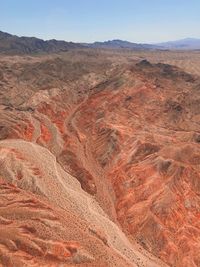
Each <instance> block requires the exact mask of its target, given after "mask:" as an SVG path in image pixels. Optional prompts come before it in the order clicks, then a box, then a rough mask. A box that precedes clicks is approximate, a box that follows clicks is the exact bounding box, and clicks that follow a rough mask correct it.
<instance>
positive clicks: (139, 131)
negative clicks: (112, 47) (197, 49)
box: [0, 49, 200, 267]
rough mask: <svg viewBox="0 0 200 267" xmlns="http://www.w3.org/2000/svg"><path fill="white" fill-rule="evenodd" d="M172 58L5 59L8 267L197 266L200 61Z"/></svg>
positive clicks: (2, 99) (0, 76) (1, 139)
mask: <svg viewBox="0 0 200 267" xmlns="http://www.w3.org/2000/svg"><path fill="white" fill-rule="evenodd" d="M158 53H161V52H158ZM173 53H174V52H173ZM173 53H172V54H170V52H162V57H160V55H161V54H156V52H155V53H149V54H148V52H138V53H135V54H134V53H131V52H123V53H122V52H119V51H115V52H112V51H100V50H99V51H95V50H90V49H84V50H76V51H70V52H67V53H62V54H59V55H53V54H52V55H43V56H34V57H33V56H1V57H0V89H1V90H0V109H1V112H0V166H1V167H0V190H1V194H0V264H1V266H6V267H7V266H11V267H15V266H19V267H21V266H93V267H106V266H111V267H112V266H117V267H128V266H134V267H136V266H138V267H162V266H163V267H164V266H165V267H166V266H174V267H199V266H200V255H199V251H200V224H199V218H200V174H199V173H200V94H199V90H200V78H199V73H198V66H199V65H198V64H200V61H199V63H198V62H197V61H195V60H194V64H193V66H195V71H194V68H191V69H189V70H187V68H188V65H184V64H181V62H182V63H184V62H185V58H184V56H185V55H186V53H185V52H184V53H179V54H178V55H177V57H174V56H173V55H174V54H173ZM198 56H199V55H198V54H195V55H194V54H193V52H191V54H190V55H188V60H189V58H190V60H191V61H192V62H193V57H194V58H195V59H197V58H198ZM159 57H160V61H159ZM172 58H173V59H174V60H175V62H174V65H170V64H169V63H170V62H169V61H170V60H172ZM177 58H178V59H177ZM147 59H148V60H147ZM176 60H177V61H176ZM181 60H182V61H181ZM177 62H178V63H177ZM176 65H177V66H179V65H182V68H180V67H177V66H176Z"/></svg>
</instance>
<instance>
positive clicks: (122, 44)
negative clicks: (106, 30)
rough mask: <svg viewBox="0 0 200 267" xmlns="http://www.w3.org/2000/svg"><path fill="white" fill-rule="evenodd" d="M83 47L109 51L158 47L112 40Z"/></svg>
mask: <svg viewBox="0 0 200 267" xmlns="http://www.w3.org/2000/svg"><path fill="white" fill-rule="evenodd" d="M84 45H85V46H88V47H92V48H110V49H120V48H126V49H136V50H146V49H147V50H149V49H155V48H159V47H155V45H151V44H138V43H131V42H128V41H123V40H112V41H105V42H95V43H92V44H84Z"/></svg>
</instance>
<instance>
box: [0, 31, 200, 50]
mask: <svg viewBox="0 0 200 267" xmlns="http://www.w3.org/2000/svg"><path fill="white" fill-rule="evenodd" d="M75 48H99V49H134V50H158V49H159V50H166V49H167V50H176V49H177V50H196V49H200V39H195V38H186V39H183V40H178V41H170V42H165V43H159V44H138V43H132V42H128V41H123V40H110V41H105V42H94V43H73V42H66V41H58V40H55V39H53V40H48V41H44V40H42V39H39V38H35V37H18V36H16V35H12V34H9V33H5V32H2V31H0V53H4V54H34V53H56V52H62V51H68V50H70V49H75Z"/></svg>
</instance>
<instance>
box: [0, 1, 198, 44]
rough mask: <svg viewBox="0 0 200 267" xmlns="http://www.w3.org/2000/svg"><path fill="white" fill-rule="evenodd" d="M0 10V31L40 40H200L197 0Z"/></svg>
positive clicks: (40, 4)
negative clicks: (190, 38)
mask: <svg viewBox="0 0 200 267" xmlns="http://www.w3.org/2000/svg"><path fill="white" fill-rule="evenodd" d="M0 11H1V16H0V30H1V31H5V32H9V33H11V34H16V35H19V36H35V37H38V38H42V39H45V40H47V39H59V40H66V41H74V42H94V41H105V40H112V39H122V40H128V41H131V42H139V43H156V42H163V41H169V40H178V39H182V38H187V37H193V38H200V0H0Z"/></svg>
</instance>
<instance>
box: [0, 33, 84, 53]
mask: <svg viewBox="0 0 200 267" xmlns="http://www.w3.org/2000/svg"><path fill="white" fill-rule="evenodd" d="M81 47H83V46H82V45H80V44H77V43H72V42H65V41H57V40H49V41H44V40H42V39H39V38H35V37H18V36H16V35H12V34H9V33H5V32H2V31H0V53H5V54H33V53H54V52H61V51H67V50H69V49H73V48H81Z"/></svg>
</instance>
